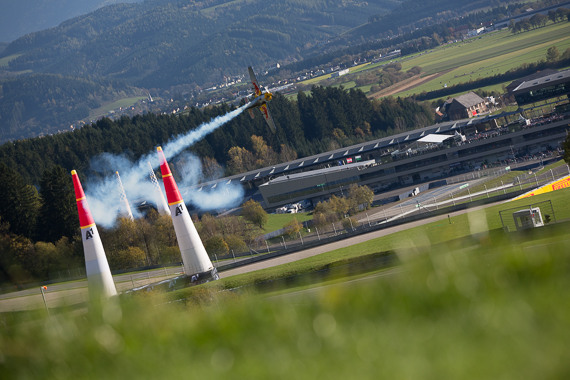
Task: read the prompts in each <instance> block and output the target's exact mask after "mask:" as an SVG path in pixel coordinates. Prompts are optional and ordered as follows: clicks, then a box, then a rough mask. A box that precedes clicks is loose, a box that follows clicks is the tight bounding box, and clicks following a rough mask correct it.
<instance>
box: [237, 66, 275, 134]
mask: <svg viewBox="0 0 570 380" xmlns="http://www.w3.org/2000/svg"><path fill="white" fill-rule="evenodd" d="M247 69H248V70H249V77H250V78H251V83H252V84H253V91H254V94H253V95H252V96H251V98H248V99H251V101H250V102H249V104H248V105H247V106H246V107H245V109H246V110H248V111H249V115H250V116H251V117H252V118H253V117H254V115H253V109H254V108H259V111H260V112H261V114H262V115H263V117H264V118H265V121H266V122H267V124H268V125H269V127H270V128H271V130H272V131H273V132H275V130H276V128H275V123H274V122H273V118H272V117H271V114H270V113H269V108H268V107H267V102H269V101H270V100H271V99H272V98H273V94H272V93H271V92H269V91H268V90H267V89H264V91H262V90H261V88H260V87H259V84H258V83H257V78H256V77H255V74H254V72H253V69H252V68H251V66H249V67H248V68H247Z"/></svg>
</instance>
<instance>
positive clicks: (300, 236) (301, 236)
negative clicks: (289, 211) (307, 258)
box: [299, 231, 303, 245]
mask: <svg viewBox="0 0 570 380" xmlns="http://www.w3.org/2000/svg"><path fill="white" fill-rule="evenodd" d="M299 238H300V239H301V245H303V235H301V231H299Z"/></svg>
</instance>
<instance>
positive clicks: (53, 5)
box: [0, 0, 141, 42]
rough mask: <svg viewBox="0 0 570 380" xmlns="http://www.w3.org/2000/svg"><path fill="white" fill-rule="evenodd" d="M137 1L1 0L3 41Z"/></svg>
mask: <svg viewBox="0 0 570 380" xmlns="http://www.w3.org/2000/svg"><path fill="white" fill-rule="evenodd" d="M137 1H141V0H27V1H12V0H0V9H2V12H0V41H1V42H11V41H13V40H15V39H16V38H18V37H21V36H23V35H24V34H28V33H32V32H37V31H40V30H43V29H47V28H51V27H54V26H56V25H58V24H59V23H61V22H62V21H65V20H67V19H70V18H72V17H77V16H79V15H82V14H85V13H88V12H92V11H94V10H95V9H97V8H100V7H103V6H106V5H110V4H113V3H119V2H121V3H133V2H137Z"/></svg>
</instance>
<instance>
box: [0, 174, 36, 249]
mask: <svg viewBox="0 0 570 380" xmlns="http://www.w3.org/2000/svg"><path fill="white" fill-rule="evenodd" d="M39 205H40V202H39V195H38V192H37V190H36V188H35V187H33V186H31V185H27V184H26V183H25V182H24V179H23V178H22V176H21V175H20V174H19V173H18V172H16V171H15V170H13V169H12V168H9V167H8V166H6V165H5V164H4V163H0V217H1V220H2V221H3V222H6V223H9V225H10V231H11V232H13V233H15V234H18V235H22V236H25V237H27V238H31V237H32V234H33V232H34V226H35V224H36V223H35V222H36V218H37V213H38V209H39Z"/></svg>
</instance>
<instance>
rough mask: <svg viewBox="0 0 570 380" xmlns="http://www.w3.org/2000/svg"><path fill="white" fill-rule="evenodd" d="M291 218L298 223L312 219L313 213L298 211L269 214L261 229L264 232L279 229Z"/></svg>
mask: <svg viewBox="0 0 570 380" xmlns="http://www.w3.org/2000/svg"><path fill="white" fill-rule="evenodd" d="M293 219H297V220H298V221H299V222H300V223H303V222H304V221H306V220H311V219H313V214H311V213H308V212H299V213H297V214H269V215H268V218H267V223H266V224H265V225H264V226H263V230H264V231H265V232H266V233H267V232H272V231H276V230H279V229H281V228H283V226H285V225H286V224H287V223H289V222H290V221H291V220H293Z"/></svg>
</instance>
